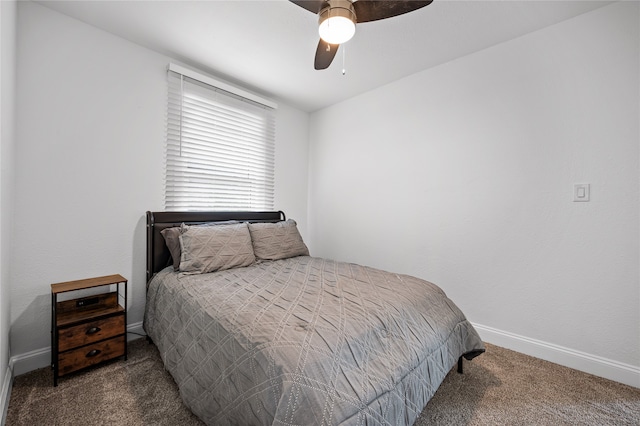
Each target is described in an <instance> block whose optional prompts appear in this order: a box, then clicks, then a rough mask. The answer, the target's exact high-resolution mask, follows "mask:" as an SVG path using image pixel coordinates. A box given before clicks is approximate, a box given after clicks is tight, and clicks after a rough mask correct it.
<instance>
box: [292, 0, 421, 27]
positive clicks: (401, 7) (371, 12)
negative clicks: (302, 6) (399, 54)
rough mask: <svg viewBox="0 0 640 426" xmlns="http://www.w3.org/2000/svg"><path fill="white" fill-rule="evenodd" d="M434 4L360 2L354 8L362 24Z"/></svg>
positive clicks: (419, 2)
mask: <svg viewBox="0 0 640 426" xmlns="http://www.w3.org/2000/svg"><path fill="white" fill-rule="evenodd" d="M432 2H433V0H424V1H414V0H404V1H403V0H400V1H384V0H358V1H356V2H354V3H353V7H354V9H355V10H356V16H357V17H358V23H361V22H370V21H377V20H379V19H385V18H391V17H393V16H398V15H402V14H404V13H408V12H413V11H414V10H417V9H420V8H422V7H425V6H428V5H430V4H431V3H432ZM294 3H296V2H294ZM303 3H305V2H303Z"/></svg>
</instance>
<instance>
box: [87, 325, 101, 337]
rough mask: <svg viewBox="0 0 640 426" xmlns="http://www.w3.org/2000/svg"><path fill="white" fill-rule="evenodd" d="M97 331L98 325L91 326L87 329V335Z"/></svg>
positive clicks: (98, 329)
mask: <svg viewBox="0 0 640 426" xmlns="http://www.w3.org/2000/svg"><path fill="white" fill-rule="evenodd" d="M98 331H100V327H91V328H90V329H88V330H87V335H89V336H90V335H92V334H96V333H97V332H98Z"/></svg>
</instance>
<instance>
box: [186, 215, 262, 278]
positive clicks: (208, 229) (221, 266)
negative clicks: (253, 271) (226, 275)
mask: <svg viewBox="0 0 640 426" xmlns="http://www.w3.org/2000/svg"><path fill="white" fill-rule="evenodd" d="M179 239H180V249H181V255H180V272H185V273H188V274H204V273H207V272H215V271H222V270H225V269H230V268H236V267H241V266H249V265H251V264H252V263H254V262H255V261H256V258H255V256H254V254H253V246H252V244H251V234H249V228H248V227H247V224H246V223H239V224H235V225H220V226H189V227H188V228H187V229H186V230H185V231H184V232H182V233H181V234H180V236H179Z"/></svg>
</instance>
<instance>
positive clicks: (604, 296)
mask: <svg viewBox="0 0 640 426" xmlns="http://www.w3.org/2000/svg"><path fill="white" fill-rule="evenodd" d="M638 6H639V4H638V3H637V2H620V3H617V4H613V5H610V6H607V7H605V8H602V9H598V10H596V11H594V12H591V13H588V14H585V15H581V16H579V17H576V18H574V19H571V20H568V21H565V22H563V23H560V24H558V25H555V26H552V27H548V28H546V29H543V30H541V31H538V32H535V33H532V34H529V35H526V36H524V37H521V38H518V39H515V40H512V41H509V42H506V43H503V44H500V45H497V46H494V47H492V48H489V49H486V50H484V51H481V52H478V53H476V54H472V55H469V56H466V57H464V58H461V59H459V60H456V61H453V62H450V63H447V64H444V65H442V66H439V67H436V68H434V69H430V70H427V71H424V72H421V73H418V74H415V75H413V76H410V77H408V78H405V79H403V80H400V81H397V82H395V83H392V84H389V85H387V86H384V87H380V88H378V89H376V90H373V91H371V92H368V93H366V94H364V95H361V96H358V97H356V98H353V99H350V100H347V101H345V102H343V103H340V104H338V105H335V106H332V107H329V108H326V109H324V110H321V111H319V112H317V113H314V114H312V116H311V132H310V134H311V142H310V143H311V146H310V154H309V156H310V158H311V163H310V176H311V178H310V188H309V197H310V204H309V212H310V221H309V223H310V229H311V230H312V233H311V235H310V243H311V249H312V251H313V252H314V254H316V255H321V256H326V257H332V258H337V259H344V260H349V261H354V262H359V263H363V264H368V265H372V266H376V267H380V268H383V269H388V270H393V271H396V272H403V273H409V274H413V275H417V276H419V277H422V278H425V279H427V280H430V281H433V282H435V283H437V284H438V285H440V286H441V287H442V288H443V289H444V290H445V291H446V292H447V294H448V295H449V296H450V297H451V298H452V299H453V300H454V301H455V302H456V303H457V304H458V305H459V306H460V307H461V308H462V310H463V311H464V312H465V313H466V315H467V317H468V318H469V319H470V320H471V321H472V322H474V323H476V324H478V325H480V327H479V328H482V331H483V333H484V334H483V333H481V334H483V335H484V336H489V337H491V338H492V339H496V340H497V341H495V342H496V343H501V344H503V345H512V346H514V347H516V348H519V349H524V347H525V346H527V345H528V346H530V348H529V349H530V350H529V351H530V352H536V351H539V353H537V355H544V353H545V350H546V354H547V355H549V353H553V352H555V354H556V357H555V358H554V360H557V361H559V362H561V361H563V360H561V359H560V358H562V356H561V355H560V353H563V354H565V355H567V354H568V355H571V356H570V357H569V358H571V357H573V358H574V360H573V361H575V362H574V365H573V366H576V367H578V368H580V367H581V366H584V365H585V364H589V363H592V362H595V363H596V364H598V362H600V361H602V363H601V364H599V366H600V367H602V364H607V365H608V366H613V370H616V371H617V373H614V374H610V377H611V378H614V379H617V380H621V381H625V380H626V381H627V382H629V383H632V384H635V385H636V386H640V374H639V373H640V368H639V367H640V295H639V286H640V284H639V282H640V277H639V248H638V245H639V207H638V206H639V202H638V196H639V193H640V191H639V173H640V171H639V164H638V163H639V149H638V148H639V140H640V132H639V117H640V111H639V99H640V98H639V95H640V93H639V88H640V81H639V78H640V77H639V76H640V67H639V64H638V61H639V57H640V56H639V55H640V50H639V47H638V44H639V42H638V40H639V33H638V26H639V19H638V18H639V11H638ZM443 42H446V41H443ZM417 54H419V52H417ZM574 183H590V184H591V202H589V203H575V202H572V191H573V184H574ZM501 338H502V339H501ZM487 340H488V341H490V342H491V341H493V340H489V339H487ZM518 341H520V343H523V342H524V343H526V344H522V345H520V346H518V345H519V344H518ZM531 347H535V348H533V349H532V348H531ZM543 349H545V350H543ZM552 358H553V357H552ZM580 359H581V360H580ZM582 361H584V362H582ZM581 362H582V364H581ZM569 363H570V364H571V362H569ZM589 368H590V367H586V369H589ZM598 368H599V367H595V368H591V371H592V372H594V373H595V374H599V372H598V371H597V370H598ZM627 375H628V377H627ZM625 377H626V378H625Z"/></svg>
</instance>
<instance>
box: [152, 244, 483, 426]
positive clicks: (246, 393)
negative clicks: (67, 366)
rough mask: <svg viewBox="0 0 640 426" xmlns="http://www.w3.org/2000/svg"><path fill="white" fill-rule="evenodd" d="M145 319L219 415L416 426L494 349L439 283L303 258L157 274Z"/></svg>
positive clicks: (173, 363) (218, 419)
mask: <svg viewBox="0 0 640 426" xmlns="http://www.w3.org/2000/svg"><path fill="white" fill-rule="evenodd" d="M144 328H145V331H146V332H147V334H148V335H149V336H150V338H151V339H152V340H153V342H154V343H155V344H156V346H157V347H158V349H159V351H160V355H161V357H162V359H163V361H164V365H165V367H166V369H167V370H168V371H169V372H170V373H171V375H172V376H173V378H174V379H175V381H176V383H177V385H178V387H179V389H180V394H181V396H182V398H183V400H184V402H185V404H186V405H187V406H188V407H189V408H190V409H191V410H192V411H193V412H194V413H195V414H196V415H197V416H198V417H199V418H200V419H202V420H203V421H204V422H205V423H207V424H211V425H232V424H233V425H235V424H237V425H272V424H273V425H411V424H413V423H414V421H415V419H416V418H417V416H418V415H419V414H420V412H421V411H422V410H423V409H424V407H425V405H426V404H427V402H428V401H429V399H430V398H431V397H432V396H433V394H434V393H435V391H436V390H437V388H438V386H439V385H440V383H441V382H442V380H444V377H445V376H446V375H447V373H448V372H449V371H450V370H451V368H452V367H453V366H454V365H455V364H456V362H457V360H458V359H459V357H460V356H463V355H464V356H465V357H466V358H468V359H471V358H473V357H474V356H476V355H479V354H480V353H482V352H484V346H483V343H482V341H481V339H480V337H479V336H478V334H477V333H476V331H475V330H474V328H473V326H472V325H471V324H470V323H469V321H467V319H466V318H465V316H464V315H463V313H462V312H461V311H460V309H458V307H457V306H456V305H455V304H454V303H453V302H452V301H451V300H450V299H449V298H448V297H447V296H446V295H445V293H444V292H443V291H442V289H440V288H439V287H438V286H436V285H435V284H432V283H430V282H428V281H425V280H422V279H419V278H416V277H412V276H408V275H402V274H395V273H391V272H387V271H382V270H379V269H374V268H370V267H365V266H361V265H357V264H351V263H342V262H337V261H332V260H328V259H322V258H315V257H309V256H299V257H293V258H288V259H282V260H276V261H261V262H258V263H256V264H254V265H252V266H248V267H241V268H233V269H229V270H225V271H219V272H214V273H207V274H200V275H187V274H184V273H180V272H174V271H173V268H172V267H169V268H166V269H164V270H162V271H160V272H159V273H158V274H156V276H155V277H154V278H153V279H152V280H151V282H150V283H149V288H148V292H147V305H146V310H145V318H144Z"/></svg>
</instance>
